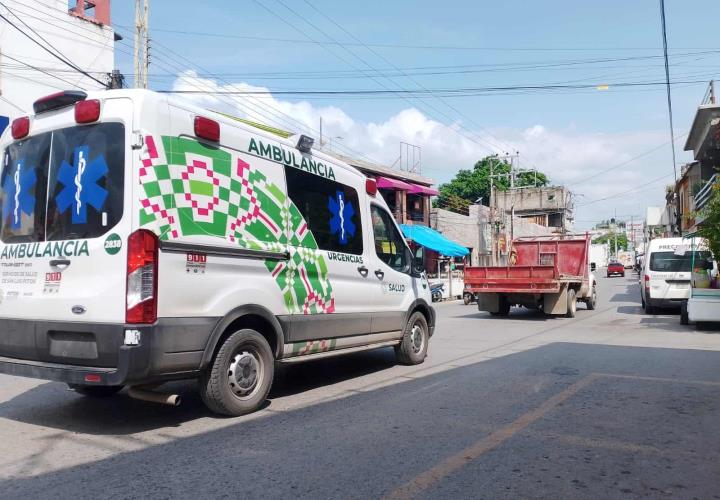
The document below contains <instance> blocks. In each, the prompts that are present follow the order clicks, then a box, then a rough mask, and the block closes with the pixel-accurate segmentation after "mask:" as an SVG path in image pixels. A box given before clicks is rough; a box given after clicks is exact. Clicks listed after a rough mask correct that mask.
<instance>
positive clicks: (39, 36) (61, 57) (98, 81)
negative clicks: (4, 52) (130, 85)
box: [0, 2, 107, 88]
mask: <svg viewBox="0 0 720 500" xmlns="http://www.w3.org/2000/svg"><path fill="white" fill-rule="evenodd" d="M0 6H2V7H3V8H5V10H6V11H8V12H9V13H10V14H12V15H13V16H14V17H15V18H17V19H18V20H19V21H20V22H21V23H22V24H24V25H25V26H26V27H27V28H28V29H29V30H30V31H32V32H33V33H35V35H37V37H38V38H40V39H41V40H43V41H44V42H45V43H46V44H48V45H49V46H51V47H52V44H50V43H49V42H48V41H47V40H45V38H43V36H42V35H40V34H39V33H38V32H37V31H35V30H34V29H33V28H32V27H30V26H29V25H28V24H27V23H25V21H23V20H22V18H20V17H19V16H18V15H17V14H15V13H14V12H13V11H12V10H11V9H9V8H8V7H7V6H6V5H5V4H4V3H2V2H0ZM0 19H3V20H5V22H7V23H8V24H9V25H10V26H12V27H13V28H15V29H16V30H17V31H19V32H20V33H21V34H22V35H24V36H25V37H27V38H28V39H29V40H30V41H32V42H33V43H35V44H36V45H37V46H39V47H40V48H42V49H43V50H44V51H45V52H47V53H48V54H50V55H52V56H53V57H55V58H56V59H58V60H60V61H62V62H63V63H65V64H67V65H68V66H70V67H71V68H74V69H75V70H77V72H78V73H81V74H83V75H85V76H86V77H88V78H90V79H91V80H94V81H95V82H97V83H99V84H100V85H102V86H103V88H105V87H107V84H106V83H105V82H102V81H100V80H98V79H97V78H95V77H94V76H92V75H91V74H89V73H88V72H86V71H84V70H83V69H81V68H80V67H78V66H77V65H75V64H74V63H72V62H71V61H70V60H69V59H67V58H66V57H65V56H63V55H62V53H61V52H60V51H58V50H57V49H55V52H54V51H52V50H50V49H49V48H48V47H46V46H45V45H43V44H41V43H40V42H38V41H37V40H35V39H34V38H33V37H32V36H30V35H28V34H27V33H26V32H25V31H23V30H22V29H21V28H19V27H18V26H17V25H16V24H15V23H13V22H12V21H10V20H9V19H8V18H7V17H5V16H4V15H3V14H0ZM56 52H57V53H56Z"/></svg>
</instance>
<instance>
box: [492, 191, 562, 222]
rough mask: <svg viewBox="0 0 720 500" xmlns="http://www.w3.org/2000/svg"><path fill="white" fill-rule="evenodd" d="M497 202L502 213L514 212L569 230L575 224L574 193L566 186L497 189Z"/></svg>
mask: <svg viewBox="0 0 720 500" xmlns="http://www.w3.org/2000/svg"><path fill="white" fill-rule="evenodd" d="M493 205H494V206H495V207H497V210H498V211H499V212H500V213H503V212H504V213H506V214H508V215H509V214H510V213H514V214H515V217H519V218H521V219H525V220H527V221H528V222H532V223H535V224H538V225H540V226H544V227H548V228H551V229H552V230H553V231H554V232H558V233H559V232H569V231H572V228H573V219H574V205H573V200H572V193H571V192H570V191H568V190H567V189H566V188H564V187H563V186H549V187H541V188H536V187H527V188H519V189H511V190H508V191H495V193H494V201H493Z"/></svg>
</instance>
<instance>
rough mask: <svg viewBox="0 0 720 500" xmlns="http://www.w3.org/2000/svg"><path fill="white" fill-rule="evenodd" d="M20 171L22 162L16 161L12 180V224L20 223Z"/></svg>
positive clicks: (17, 224)
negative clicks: (13, 184) (13, 204)
mask: <svg viewBox="0 0 720 500" xmlns="http://www.w3.org/2000/svg"><path fill="white" fill-rule="evenodd" d="M21 171H22V162H18V165H17V168H16V169H15V175H14V179H13V180H14V181H15V210H14V211H13V216H14V222H13V226H19V225H20V214H19V212H20V191H22V186H21V185H20V172H21Z"/></svg>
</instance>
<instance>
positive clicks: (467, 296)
mask: <svg viewBox="0 0 720 500" xmlns="http://www.w3.org/2000/svg"><path fill="white" fill-rule="evenodd" d="M470 302H472V298H471V295H470V294H469V293H464V294H463V304H465V305H466V306H467V305H469V304H470Z"/></svg>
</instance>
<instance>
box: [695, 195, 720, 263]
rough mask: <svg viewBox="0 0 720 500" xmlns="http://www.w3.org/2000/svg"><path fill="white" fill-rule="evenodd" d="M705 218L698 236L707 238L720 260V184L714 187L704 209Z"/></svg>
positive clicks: (712, 250) (714, 253) (699, 228)
mask: <svg viewBox="0 0 720 500" xmlns="http://www.w3.org/2000/svg"><path fill="white" fill-rule="evenodd" d="M701 213H702V215H703V216H704V217H705V219H703V221H702V222H701V223H700V225H699V227H698V235H699V236H701V237H703V238H705V239H706V240H707V242H708V246H709V247H710V251H711V252H712V253H713V255H714V256H715V258H716V259H720V184H715V186H713V190H712V194H711V195H710V199H709V200H708V202H707V204H706V205H705V206H704V207H703V209H702V212H701Z"/></svg>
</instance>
